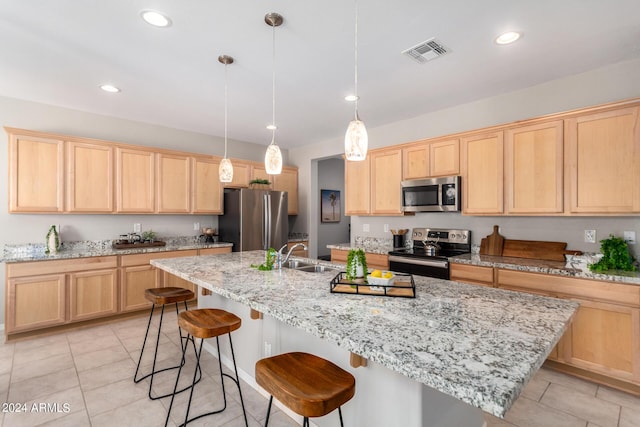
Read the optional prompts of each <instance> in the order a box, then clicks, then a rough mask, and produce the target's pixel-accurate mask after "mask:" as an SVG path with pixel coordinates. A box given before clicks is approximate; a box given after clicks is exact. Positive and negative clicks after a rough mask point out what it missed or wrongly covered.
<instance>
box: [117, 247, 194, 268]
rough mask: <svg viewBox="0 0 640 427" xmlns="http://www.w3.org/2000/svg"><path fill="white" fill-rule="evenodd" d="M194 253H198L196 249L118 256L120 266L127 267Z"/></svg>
mask: <svg viewBox="0 0 640 427" xmlns="http://www.w3.org/2000/svg"><path fill="white" fill-rule="evenodd" d="M194 255H198V250H197V249H190V250H186V251H171V252H154V253H149V254H135V255H122V256H121V257H120V261H121V265H120V266H121V267H129V266H132V265H147V264H149V262H150V261H151V260H152V259H162V258H178V257H183V256H194Z"/></svg>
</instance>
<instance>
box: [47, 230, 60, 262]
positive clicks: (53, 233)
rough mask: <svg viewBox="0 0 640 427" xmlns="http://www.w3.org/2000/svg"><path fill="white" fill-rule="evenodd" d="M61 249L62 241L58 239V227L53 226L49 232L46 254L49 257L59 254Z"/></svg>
mask: <svg viewBox="0 0 640 427" xmlns="http://www.w3.org/2000/svg"><path fill="white" fill-rule="evenodd" d="M59 247H60V240H59V238H58V231H57V230H56V226H55V225H52V226H51V228H49V232H48V233H47V240H46V250H45V252H46V253H48V254H49V255H54V254H57V253H58V249H59Z"/></svg>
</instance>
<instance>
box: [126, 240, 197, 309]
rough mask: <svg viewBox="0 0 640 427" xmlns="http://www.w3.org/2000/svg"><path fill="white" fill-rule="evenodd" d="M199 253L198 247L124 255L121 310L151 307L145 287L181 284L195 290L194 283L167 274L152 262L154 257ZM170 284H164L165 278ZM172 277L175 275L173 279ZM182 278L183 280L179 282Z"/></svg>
mask: <svg viewBox="0 0 640 427" xmlns="http://www.w3.org/2000/svg"><path fill="white" fill-rule="evenodd" d="M194 255H198V250H197V249H191V250H187V251H171V252H154V253H147V254H133V255H122V256H121V260H120V266H121V267H122V268H121V271H120V289H121V293H120V310H121V311H123V312H125V311H134V310H141V309H144V308H148V307H151V303H150V302H149V301H148V300H147V299H146V298H145V297H144V291H145V289H150V288H160V287H162V286H179V287H185V288H188V289H191V290H193V285H192V284H191V283H189V282H187V281H186V280H182V279H179V278H178V277H175V276H172V275H170V274H165V273H164V272H163V271H162V270H158V269H157V268H155V267H154V266H152V265H151V264H150V262H151V260H152V259H162V258H176V257H185V256H194ZM165 277H168V279H167V280H166V281H167V283H168V284H164V283H163V282H164V280H163V279H164V278H165ZM170 277H174V279H171V278H170ZM179 280H182V282H179ZM181 285H182V286H181Z"/></svg>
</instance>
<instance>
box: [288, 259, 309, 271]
mask: <svg viewBox="0 0 640 427" xmlns="http://www.w3.org/2000/svg"><path fill="white" fill-rule="evenodd" d="M313 266H314V264H309V263H308V262H302V261H298V260H296V259H290V260H289V261H287V262H283V263H282V268H293V269H296V270H298V269H300V268H302V267H313Z"/></svg>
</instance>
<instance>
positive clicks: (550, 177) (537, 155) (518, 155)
mask: <svg viewBox="0 0 640 427" xmlns="http://www.w3.org/2000/svg"><path fill="white" fill-rule="evenodd" d="M562 129H563V123H562V120H555V121H552V122H548V123H539V124H533V125H525V126H518V127H515V128H511V129H507V130H506V131H505V158H504V163H505V196H506V202H507V206H506V213H507V214H543V213H544V214H553V213H561V212H562V210H563V204H562V199H563V178H562V176H563V136H562Z"/></svg>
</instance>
